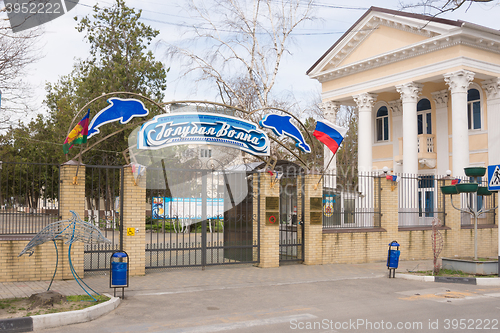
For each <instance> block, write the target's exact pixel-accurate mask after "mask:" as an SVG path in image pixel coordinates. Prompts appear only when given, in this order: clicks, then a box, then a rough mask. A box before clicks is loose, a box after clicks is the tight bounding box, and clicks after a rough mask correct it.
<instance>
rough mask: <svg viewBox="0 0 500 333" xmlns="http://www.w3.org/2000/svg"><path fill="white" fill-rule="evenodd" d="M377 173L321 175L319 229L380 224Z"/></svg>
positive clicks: (366, 226) (363, 226) (378, 180)
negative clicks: (321, 200)
mask: <svg viewBox="0 0 500 333" xmlns="http://www.w3.org/2000/svg"><path fill="white" fill-rule="evenodd" d="M380 194H381V192H380V177H379V175H378V174H376V173H363V174H358V175H343V174H338V175H337V174H325V175H324V176H323V229H337V228H348V229H350V228H355V229H359V228H380V218H381V213H380V205H381V197H380Z"/></svg>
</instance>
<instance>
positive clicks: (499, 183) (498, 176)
mask: <svg viewBox="0 0 500 333" xmlns="http://www.w3.org/2000/svg"><path fill="white" fill-rule="evenodd" d="M488 190H490V191H498V190H500V165H498V164H497V165H489V166H488Z"/></svg>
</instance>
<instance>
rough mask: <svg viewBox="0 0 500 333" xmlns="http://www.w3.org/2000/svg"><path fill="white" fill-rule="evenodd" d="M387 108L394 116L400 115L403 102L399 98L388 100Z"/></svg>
mask: <svg viewBox="0 0 500 333" xmlns="http://www.w3.org/2000/svg"><path fill="white" fill-rule="evenodd" d="M388 103H389V109H391V111H392V114H393V115H394V116H401V115H402V114H403V113H402V112H403V102H402V101H401V100H400V99H397V100H395V101H389V102H388Z"/></svg>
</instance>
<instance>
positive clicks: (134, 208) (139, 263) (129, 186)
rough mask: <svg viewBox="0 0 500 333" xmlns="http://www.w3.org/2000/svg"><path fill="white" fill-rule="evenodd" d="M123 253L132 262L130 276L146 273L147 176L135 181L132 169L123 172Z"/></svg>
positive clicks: (126, 167)
mask: <svg viewBox="0 0 500 333" xmlns="http://www.w3.org/2000/svg"><path fill="white" fill-rule="evenodd" d="M123 173H124V178H123V180H124V181H123V211H122V212H120V213H121V214H123V251H125V252H127V254H128V256H129V260H130V266H129V274H130V276H136V275H144V274H145V273H146V236H145V234H146V211H145V209H144V203H145V202H146V175H143V176H141V177H140V178H139V179H137V181H134V175H133V174H132V167H131V166H130V165H126V166H125V167H124V170H123Z"/></svg>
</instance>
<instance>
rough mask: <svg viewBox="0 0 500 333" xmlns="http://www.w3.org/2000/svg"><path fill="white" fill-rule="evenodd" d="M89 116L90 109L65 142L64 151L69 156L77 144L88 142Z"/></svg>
mask: <svg viewBox="0 0 500 333" xmlns="http://www.w3.org/2000/svg"><path fill="white" fill-rule="evenodd" d="M89 115H90V109H89V110H88V111H87V114H86V115H85V117H83V118H82V120H80V122H79V123H78V124H76V126H75V127H74V128H73V129H72V130H71V132H69V134H68V137H67V138H66V140H64V144H63V151H64V154H68V153H69V150H70V149H71V148H72V147H73V145H75V144H83V143H86V142H87V135H88V132H89Z"/></svg>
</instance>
